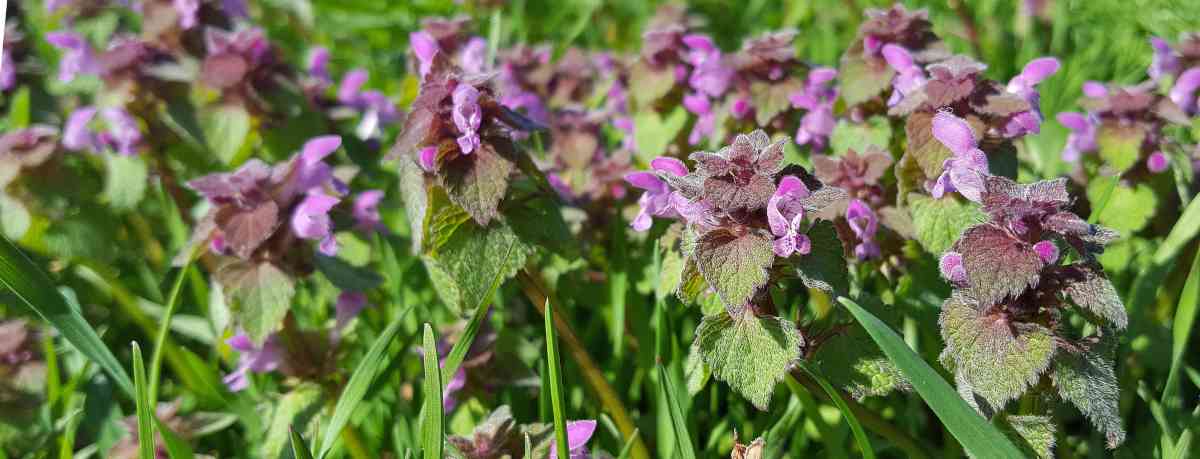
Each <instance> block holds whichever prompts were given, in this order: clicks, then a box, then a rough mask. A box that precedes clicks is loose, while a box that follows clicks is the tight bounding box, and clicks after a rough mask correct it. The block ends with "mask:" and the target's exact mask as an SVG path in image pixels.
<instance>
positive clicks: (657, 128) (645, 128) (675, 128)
mask: <svg viewBox="0 0 1200 459" xmlns="http://www.w3.org/2000/svg"><path fill="white" fill-rule="evenodd" d="M687 118H688V115H687V112H686V111H684V109H683V107H675V109H674V110H672V111H671V113H670V114H668V115H667V116H666V117H665V118H664V117H662V116H660V115H659V114H658V113H657V112H654V111H651V110H643V111H641V112H639V113H638V114H637V115H635V116H634V118H633V125H634V131H633V132H634V135H633V138H634V141H635V142H636V143H637V148H638V149H637V158H638V160H639V161H640V162H641V163H643V164H650V160H652V159H654V158H656V157H658V156H663V155H666V154H667V153H668V152H667V146H669V145H671V144H672V143H675V137H676V136H677V135H679V131H680V130H682V129H683V125H684V124H687Z"/></svg>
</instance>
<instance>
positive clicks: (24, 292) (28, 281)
mask: <svg viewBox="0 0 1200 459" xmlns="http://www.w3.org/2000/svg"><path fill="white" fill-rule="evenodd" d="M0 239H2V240H3V241H4V242H2V243H0V285H3V286H4V288H6V289H8V290H11V291H12V292H13V294H15V295H16V296H17V297H18V298H20V299H21V301H22V302H24V303H25V304H26V305H27V306H29V308H30V309H32V310H33V311H34V312H35V313H37V315H38V316H40V317H41V318H42V319H43V320H45V321H46V322H49V323H50V325H52V326H54V328H55V329H57V330H58V332H59V333H62V336H63V338H66V340H67V341H70V342H71V344H73V345H75V347H76V348H77V349H79V352H80V353H82V354H83V355H84V356H86V357H87V358H88V360H91V361H93V362H96V364H97V365H99V366H100V368H101V369H103V370H104V371H105V372H107V373H108V375H109V376H110V377H112V379H113V381H115V382H116V384H117V386H118V387H120V388H121V390H122V391H124V392H125V393H126V394H128V395H129V396H130V397H133V396H134V393H133V381H131V380H130V379H129V374H128V373H126V372H125V369H124V368H122V367H121V364H120V363H119V362H117V358H116V356H114V355H113V354H112V352H111V351H109V350H108V348H107V347H105V346H104V342H103V341H100V336H99V335H97V334H96V330H95V329H93V328H92V326H91V325H89V324H88V323H87V321H86V320H84V318H83V315H82V314H80V313H79V311H77V310H75V309H73V308H71V307H70V306H67V302H66V300H64V299H63V297H62V294H61V293H59V292H58V289H57V288H55V287H54V282H52V281H50V278H49V277H47V276H46V274H45V273H43V272H42V270H41V269H38V267H37V266H36V265H34V264H33V262H32V261H30V260H29V258H27V257H25V254H23V253H21V251H20V250H18V249H17V247H16V246H15V245H13V243H12V242H11V241H9V240H8V239H7V238H4V237H0Z"/></svg>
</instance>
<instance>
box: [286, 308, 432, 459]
mask: <svg viewBox="0 0 1200 459" xmlns="http://www.w3.org/2000/svg"><path fill="white" fill-rule="evenodd" d="M410 309H412V308H411V307H409V308H405V309H404V311H403V312H401V313H400V314H397V315H396V318H395V319H392V323H391V324H388V326H387V328H385V329H383V333H380V334H379V337H378V338H375V342H374V343H371V348H370V349H368V350H367V354H366V355H364V356H363V359H362V360H361V361H359V362H358V366H356V367H355V368H354V373H351V374H350V381H348V382H347V383H346V388H345V389H342V395H341V396H340V397H338V401H337V405H335V406H334V407H333V417H331V418H330V419H329V424H328V425H326V426H325V433H324V434H323V435H321V441H320V443H318V445H317V457H318V458H324V457H325V456H326V455H327V454H329V450H331V449H333V444H334V442H335V440H336V439H337V436H338V434H340V433H341V432H342V429H343V428H344V427H346V424H347V423H349V422H350V415H352V414H354V409H355V408H357V407H358V404H359V403H360V402H362V399H363V396H365V395H366V394H367V389H368V388H369V387H370V386H371V383H373V382H374V381H375V376H377V375H378V374H379V369H380V368H382V367H384V366H386V365H387V364H388V361H389V359H388V358H387V356H386V355H385V354H386V353H387V349H388V345H390V344H391V343H392V340H393V339H395V338H396V334H398V333H399V332H400V327H401V326H403V324H404V318H405V316H407V315H408V311H409V310H410ZM295 440H296V433H295V431H293V432H292V444H293V447H295Z"/></svg>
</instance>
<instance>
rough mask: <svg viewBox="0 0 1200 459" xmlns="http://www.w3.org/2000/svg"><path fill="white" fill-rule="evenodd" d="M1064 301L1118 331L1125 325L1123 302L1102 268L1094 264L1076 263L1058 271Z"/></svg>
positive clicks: (1126, 323)
mask: <svg viewBox="0 0 1200 459" xmlns="http://www.w3.org/2000/svg"><path fill="white" fill-rule="evenodd" d="M1058 276H1060V281H1061V282H1062V283H1063V284H1064V286H1063V291H1064V292H1066V294H1067V298H1068V299H1070V300H1071V302H1073V303H1075V304H1076V305H1078V306H1079V307H1081V308H1083V309H1084V310H1086V311H1087V312H1088V313H1090V314H1094V315H1096V316H1098V317H1100V318H1101V319H1104V321H1106V322H1108V324H1109V325H1112V326H1113V327H1116V329H1118V330H1124V329H1125V327H1126V326H1127V325H1128V324H1129V315H1128V314H1127V313H1126V312H1125V303H1123V302H1121V296H1120V295H1119V294H1118V293H1117V289H1116V288H1115V287H1113V284H1112V282H1111V281H1109V280H1108V276H1107V275H1105V274H1104V269H1103V268H1101V267H1100V266H1099V265H1097V264H1095V263H1086V264H1083V263H1078V264H1073V265H1070V266H1065V267H1063V268H1061V269H1060V270H1059V271H1058Z"/></svg>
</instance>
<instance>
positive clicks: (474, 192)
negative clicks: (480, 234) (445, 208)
mask: <svg viewBox="0 0 1200 459" xmlns="http://www.w3.org/2000/svg"><path fill="white" fill-rule="evenodd" d="M442 167H443V169H444V170H443V173H442V174H440V175H439V176H438V178H440V179H441V184H442V187H444V188H445V189H446V194H447V195H449V196H450V201H451V202H453V203H455V204H458V206H459V207H462V208H463V210H465V211H466V212H467V213H468V214H470V215H471V218H472V219H474V220H475V222H476V223H478V224H479V225H480V226H487V224H488V223H490V222H491V221H492V220H494V219H496V218H498V217H499V216H500V212H499V210H498V207H499V206H500V201H501V200H502V199H504V195H505V193H506V192H507V191H508V178H509V176H510V175H512V173H513V171H514V170H516V165H514V164H513V163H512V162H511V161H509V160H508V159H505V158H504V157H502V156H500V154H499V153H497V152H496V150H495V149H494V148H493V147H492V146H491V144H489V143H486V142H485V143H484V144H483V145H482V146H481V147H480V148H477V149H476V150H475V151H474V152H472V153H471V154H469V155H460V156H458V157H457V158H455V159H453V160H451V161H449V162H447V163H445V164H443V165H442Z"/></svg>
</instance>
